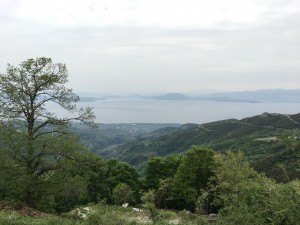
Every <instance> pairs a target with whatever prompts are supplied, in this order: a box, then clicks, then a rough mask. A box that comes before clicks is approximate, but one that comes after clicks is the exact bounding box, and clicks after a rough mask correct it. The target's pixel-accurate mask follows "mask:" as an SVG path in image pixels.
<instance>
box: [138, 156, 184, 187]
mask: <svg viewBox="0 0 300 225" xmlns="http://www.w3.org/2000/svg"><path fill="white" fill-rule="evenodd" d="M180 163H181V157H180V156H179V155H173V156H169V157H165V158H162V157H154V158H151V159H150V160H149V161H148V162H147V165H146V168H145V180H144V185H145V189H155V190H157V189H158V188H159V186H160V182H161V181H162V180H164V179H167V178H171V177H173V176H174V175H175V173H176V171H177V169H178V167H179V164H180Z"/></svg>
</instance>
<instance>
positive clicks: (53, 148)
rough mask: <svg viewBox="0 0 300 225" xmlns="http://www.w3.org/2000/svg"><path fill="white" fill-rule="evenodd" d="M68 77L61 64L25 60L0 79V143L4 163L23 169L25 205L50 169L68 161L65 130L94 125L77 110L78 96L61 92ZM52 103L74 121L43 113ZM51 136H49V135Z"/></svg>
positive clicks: (70, 150) (83, 111) (87, 114)
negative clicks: (79, 124) (0, 138)
mask: <svg viewBox="0 0 300 225" xmlns="http://www.w3.org/2000/svg"><path fill="white" fill-rule="evenodd" d="M67 82H68V72H67V68H66V65H65V64H62V63H53V62H52V60H51V59H50V58H44V57H41V58H36V59H28V60H26V61H24V62H22V63H21V64H20V66H19V67H14V66H12V65H10V64H8V66H7V71H6V74H1V75H0V119H1V132H2V135H4V136H5V141H4V143H2V146H3V151H5V152H6V156H5V157H6V159H11V160H14V161H15V163H17V164H18V165H20V166H22V167H23V168H25V171H26V174H25V175H26V178H27V182H26V185H25V186H26V187H25V202H26V203H28V204H29V205H33V203H34V185H35V183H36V181H37V180H38V179H39V178H40V177H42V176H45V175H47V174H48V175H49V172H50V171H52V170H54V169H55V167H56V162H57V161H58V160H61V159H64V158H72V156H73V154H74V152H76V149H74V147H75V148H76V146H74V145H72V144H71V145H70V143H72V142H73V141H74V139H72V138H69V139H66V138H65V137H64V136H66V135H68V133H67V132H66V131H65V130H64V128H65V127H66V126H67V125H69V124H70V123H71V122H72V121H75V120H77V121H82V122H83V123H85V124H87V125H90V126H93V120H94V118H95V116H94V114H93V113H92V110H91V108H85V109H83V108H80V109H77V108H76V104H75V103H76V102H77V101H79V96H78V95H76V94H74V93H73V91H72V89H68V88H66V87H65V84H66V83H67ZM50 103H51V104H52V103H54V104H56V105H58V106H60V107H61V108H63V109H64V110H66V111H68V112H71V113H74V114H75V113H78V114H77V115H76V116H75V117H73V118H70V117H69V118H68V117H58V116H56V115H55V113H53V112H50V111H49V110H47V105H49V104H50ZM49 134H51V135H49Z"/></svg>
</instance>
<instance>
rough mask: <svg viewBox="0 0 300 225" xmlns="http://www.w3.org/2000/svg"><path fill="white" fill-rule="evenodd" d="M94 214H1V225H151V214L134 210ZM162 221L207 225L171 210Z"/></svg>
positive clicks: (104, 209) (100, 208)
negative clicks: (82, 216) (83, 216)
mask: <svg viewBox="0 0 300 225" xmlns="http://www.w3.org/2000/svg"><path fill="white" fill-rule="evenodd" d="M92 208H93V210H94V213H93V214H92V215H90V216H89V217H88V219H86V220H81V219H76V218H75V217H74V218H72V217H71V216H68V215H64V216H52V217H49V218H32V217H28V216H23V215H20V214H17V213H16V212H13V211H6V212H0V225H142V224H143V225H150V224H153V222H152V221H151V220H150V219H149V212H147V211H142V212H135V211H133V210H132V208H122V207H118V206H111V205H96V206H93V207H92ZM159 214H160V219H159V220H158V221H156V222H155V224H156V225H167V224H180V225H183V224H187V225H196V224H199V225H200V224H205V223H202V222H201V220H199V218H197V217H195V218H189V219H188V218H187V217H186V216H182V215H181V214H180V213H178V212H175V211H169V210H159Z"/></svg>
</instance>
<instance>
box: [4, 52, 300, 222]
mask: <svg viewBox="0 0 300 225" xmlns="http://www.w3.org/2000/svg"><path fill="white" fill-rule="evenodd" d="M66 82H67V71H66V68H65V66H64V65H63V64H53V63H52V61H51V59H47V58H38V59H36V60H33V59H29V60H27V61H25V62H23V63H22V64H21V65H20V67H19V68H16V67H12V66H10V65H9V66H8V70H7V74H4V75H1V76H0V92H1V98H0V103H1V109H0V116H1V126H0V131H1V132H0V135H1V139H0V162H1V163H0V178H1V179H0V209H4V210H6V212H1V213H0V223H1V224H83V225H85V224H143V223H146V224H147V223H148V224H170V223H172V222H171V218H173V217H174V218H176V223H177V224H209V223H212V222H213V223H215V224H233V225H234V224H260V225H261V224H297V223H298V221H300V214H299V211H300V181H299V180H298V178H299V169H300V165H299V161H298V158H299V149H300V145H299V141H298V139H297V138H294V137H298V136H297V132H298V130H297V128H298V125H299V124H298V121H299V115H294V116H290V117H287V116H282V115H272V116H270V115H269V114H266V115H264V117H262V116H258V117H256V118H248V119H245V120H241V121H237V120H230V121H226V122H225V123H226V124H227V126H224V124H223V123H224V121H223V122H216V123H211V124H209V125H205V126H203V125H202V126H199V125H185V126H182V127H180V128H176V127H175V128H174V127H173V128H165V129H162V130H159V131H158V133H160V134H158V133H157V132H156V131H153V133H151V132H150V133H149V132H148V133H147V134H143V135H146V136H150V141H149V139H145V136H144V137H142V140H141V141H140V142H139V143H142V144H141V145H136V144H135V143H133V145H134V146H139V151H140V152H143V153H145V152H146V151H147V150H149V149H150V147H153V145H155V142H154V140H159V141H158V142H157V143H156V148H158V147H162V146H167V144H171V143H172V144H171V145H170V149H172V148H175V146H177V150H175V151H173V152H172V151H169V150H168V149H169V148H162V153H161V155H169V156H167V157H153V156H154V155H155V154H152V153H153V152H149V153H148V155H146V156H145V157H146V159H148V158H150V159H149V160H148V161H147V162H145V171H144V175H143V177H142V178H141V177H140V173H139V172H140V171H139V172H138V171H137V170H136V168H135V167H134V166H132V165H129V164H128V163H126V162H121V161H119V160H117V159H106V160H105V159H102V158H101V157H100V156H98V155H96V154H94V153H92V152H91V151H89V150H88V149H87V148H86V147H85V146H84V145H82V144H81V143H80V142H79V140H78V137H76V136H75V135H74V134H72V133H70V129H67V128H68V125H70V122H71V121H73V120H80V121H82V122H83V123H85V124H87V125H89V126H91V127H93V125H94V124H93V117H94V116H93V113H92V111H91V109H89V108H87V109H79V110H78V112H79V115H78V116H77V117H74V118H58V117H57V116H55V115H54V114H53V113H50V112H48V111H47V110H46V108H45V104H46V103H47V102H54V103H57V104H59V105H60V106H61V107H63V108H64V109H66V110H68V111H71V112H75V111H76V105H75V104H74V103H75V102H76V101H78V100H79V98H78V96H76V95H75V94H73V93H72V90H71V89H67V88H65V86H64V85H65V83H66ZM266 118H267V120H266ZM279 118H280V119H279ZM220 124H223V125H222V126H220ZM244 125H245V126H244ZM147 126H149V127H150V126H151V125H147ZM270 126H272V129H271V128H270ZM275 126H276V129H275V130H274V129H273V128H274V127H275ZM245 127H248V128H247V129H246V128H245ZM219 128H222V129H223V130H222V129H219ZM73 129H74V127H73ZM149 129H151V128H149ZM268 129H270V130H269V133H268V135H269V134H270V132H274V135H273V136H272V137H270V136H262V135H263V134H266V133H264V132H266V131H268ZM289 130H292V131H293V132H292V133H289ZM254 131H255V134H258V133H260V135H259V137H258V136H255V135H254V134H253V132H254ZM170 132H171V135H170ZM224 133H226V135H225V136H224ZM200 134H202V135H200ZM249 135H250V136H251V135H252V136H251V139H253V138H255V139H256V140H255V143H259V145H256V146H257V147H258V146H259V148H261V149H264V147H266V148H265V150H264V151H265V152H267V153H268V154H269V153H270V152H273V153H276V154H274V156H275V158H274V159H273V161H271V162H272V163H271V165H272V166H273V164H274V163H278V162H279V163H280V164H279V165H278V168H280V169H281V170H280V172H281V174H284V179H283V181H284V182H285V183H278V182H276V181H275V180H273V179H271V178H270V177H268V176H266V175H265V174H262V173H259V172H257V171H255V170H254V169H253V168H252V167H251V166H250V164H249V163H248V162H247V160H246V157H245V156H244V154H243V153H242V152H241V151H237V152H232V151H227V150H226V149H227V148H226V145H225V144H223V145H221V144H220V143H221V141H222V143H231V146H232V145H233V144H234V143H237V146H241V145H242V143H246V144H247V142H245V139H244V138H249V137H250V136H249ZM291 135H293V136H291ZM200 137H201V138H200ZM212 137H214V138H215V139H216V143H215V144H214V143H213V141H212ZM273 137H276V139H275V144H274V145H273V144H272V145H266V146H265V145H260V144H261V143H263V144H264V143H270V142H271V143H273V141H274V138H273ZM279 137H280V139H279ZM289 137H292V138H289ZM151 138H152V139H151ZM168 138H170V139H169V141H168ZM199 138H200V139H199ZM259 138H260V139H259ZM197 140H205V141H209V142H207V145H208V146H203V145H202V146H196V145H194V146H192V147H191V146H190V145H191V144H192V143H194V142H196V144H203V142H197ZM218 140H221V141H219V142H218ZM234 140H235V141H237V142H233V141H234ZM278 140H279V141H278ZM147 141H148V142H147ZM146 142H147V145H146ZM278 142H279V143H280V144H284V146H285V147H284V148H283V147H281V148H278V146H280V145H278ZM182 143H184V144H182ZM205 143H206V142H205ZM211 146H215V147H216V149H218V151H219V152H216V151H214V150H212V148H211ZM222 146H224V149H221V147H222ZM251 147H252V146H250V148H246V151H245V153H246V155H248V158H249V159H250V162H251V163H252V164H253V162H254V161H255V158H253V157H252V158H251V157H249V156H250V155H249V151H250V150H249V149H251ZM272 149H274V150H272ZM278 149H279V150H278ZM174 152H178V153H180V154H174ZM220 152H221V153H220ZM259 152H261V150H260V151H259ZM171 153H172V154H171ZM170 154H171V155H170ZM151 156H152V157H151ZM263 159H265V158H263ZM257 161H259V160H257ZM286 162H290V163H291V164H292V166H291V167H288V165H287V164H284V163H286ZM265 164H266V165H268V163H267V162H265ZM278 174H279V173H278ZM123 203H129V204H130V206H137V207H142V208H143V209H144V210H145V212H143V213H142V212H140V211H139V212H138V213H139V214H135V215H133V214H132V212H131V213H130V212H129V211H130V209H123V208H121V207H120V205H122V204H123ZM85 205H91V206H92V209H93V210H92V212H91V214H90V215H89V217H88V218H87V219H86V220H84V221H83V220H81V219H83V218H85V217H78V215H77V214H72V213H71V214H70V213H66V212H69V211H71V210H72V209H74V208H76V207H79V206H85ZM24 207H25V208H26V207H30V208H33V209H36V210H40V211H43V212H47V213H51V214H53V216H52V217H49V218H44V219H34V220H33V219H31V218H27V217H21V216H18V215H15V214H14V213H13V212H14V211H11V210H18V209H22V208H24ZM162 209H172V210H176V211H175V212H172V211H165V210H162ZM179 211H180V212H181V213H184V214H177V213H176V212H179ZM212 213H216V214H217V216H213V217H209V216H207V215H209V214H212ZM58 215H60V217H58ZM186 215H192V216H191V217H187V216H186ZM62 217H64V219H63V218H62ZM145 218H146V219H145ZM145 220H146V221H145Z"/></svg>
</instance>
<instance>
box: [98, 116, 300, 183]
mask: <svg viewBox="0 0 300 225" xmlns="http://www.w3.org/2000/svg"><path fill="white" fill-rule="evenodd" d="M166 130H168V129H167V128H163V129H159V130H156V131H153V132H152V133H151V135H148V137H143V138H140V139H138V140H135V141H131V142H128V143H126V144H123V145H120V146H117V147H111V149H110V151H105V150H103V151H102V150H98V153H99V154H100V155H102V156H104V157H107V158H110V157H115V158H118V159H120V160H122V161H126V162H128V163H129V164H131V165H134V166H137V167H138V168H139V169H140V170H142V168H144V167H145V164H146V162H147V160H148V159H150V158H152V157H153V156H168V155H172V154H177V153H183V152H185V151H186V149H189V148H191V147H192V146H193V145H205V146H209V147H210V148H212V149H213V150H215V151H217V152H220V153H225V152H226V150H228V149H230V150H232V151H233V152H237V151H239V150H242V151H243V152H244V154H245V156H246V157H247V159H248V160H249V162H250V164H251V166H253V167H254V168H255V170H257V171H259V172H264V173H266V174H267V175H268V177H272V178H274V179H276V180H277V181H281V182H287V181H288V180H289V178H290V179H293V178H297V177H298V174H297V173H296V170H295V169H296V165H297V163H298V162H297V160H298V157H297V156H298V155H299V154H300V152H299V149H295V146H294V144H293V143H295V142H297V140H299V138H300V114H295V115H281V114H271V113H264V114H262V115H259V116H254V117H250V118H245V119H242V120H235V119H230V120H224V121H217V122H212V123H207V124H202V125H199V124H185V125H182V126H181V127H178V128H171V129H170V130H168V131H167V132H166ZM286 173H287V174H288V177H289V178H287V176H286Z"/></svg>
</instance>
